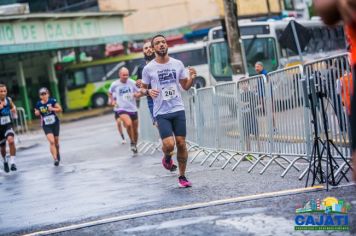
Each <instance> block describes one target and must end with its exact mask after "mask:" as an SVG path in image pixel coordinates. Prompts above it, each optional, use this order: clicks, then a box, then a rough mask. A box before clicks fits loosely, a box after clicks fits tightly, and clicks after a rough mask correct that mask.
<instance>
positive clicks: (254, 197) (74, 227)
mask: <svg viewBox="0 0 356 236" xmlns="http://www.w3.org/2000/svg"><path fill="white" fill-rule="evenodd" d="M323 189H324V187H323V186H314V187H307V188H297V189H289V190H282V191H276V192H269V193H260V194H253V195H247V196H241V197H236V198H227V199H221V200H215V201H209V202H201V203H193V204H188V205H184V206H178V207H170V208H163V209H157V210H150V211H144V212H139V213H133V214H128V215H123V216H115V217H110V218H106V219H101V220H94V221H89V222H86V223H80V224H73V225H68V226H64V227H59V228H54V229H50V230H43V231H37V232H33V233H30V234H26V235H25V236H38V235H49V234H55V233H61V232H66V231H71V230H77V229H81V228H86V227H91V226H96V225H101V224H108V223H113V222H118V221H123V220H129V219H135V218H139V217H147V216H153V215H159V214H165V213H172V212H177V211H184V210H192V209H198V208H204V207H212V206H217V205H223V204H229V203H237V202H245V201H251V200H257V199H262V198H270V197H279V196H286V195H292V194H298V193H305V192H314V191H320V190H323Z"/></svg>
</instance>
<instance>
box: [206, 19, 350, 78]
mask: <svg viewBox="0 0 356 236" xmlns="http://www.w3.org/2000/svg"><path fill="white" fill-rule="evenodd" d="M289 21H290V19H285V20H279V21H265V22H251V21H250V22H246V21H241V22H239V28H240V35H241V40H242V42H243V43H242V54H243V60H244V67H245V71H246V75H242V76H251V75H254V74H256V72H255V70H254V65H255V63H256V62H257V61H261V62H263V63H264V66H265V69H266V70H267V71H268V72H271V71H274V70H276V69H280V68H284V67H287V66H291V65H295V64H298V63H300V59H299V56H298V55H296V54H295V53H294V52H293V51H291V50H289V49H286V48H282V47H281V45H280V43H279V40H278V39H279V37H280V36H281V34H282V33H283V31H284V29H285V28H286V26H287V25H288V23H289ZM296 22H298V23H299V24H301V25H303V26H304V27H306V28H307V29H308V30H309V34H310V36H311V39H310V41H309V43H308V45H307V46H306V47H305V48H303V49H302V54H303V61H304V62H306V61H310V60H315V59H319V58H324V57H326V56H330V55H333V54H337V53H342V52H345V51H346V41H345V35H344V30H343V26H342V25H337V26H335V27H332V28H330V27H327V26H326V25H324V24H323V23H322V22H321V20H320V19H313V20H296ZM207 43H208V45H207V49H208V55H209V70H210V74H211V81H212V82H213V84H214V83H218V82H221V81H229V80H230V81H231V80H232V70H231V66H230V60H229V51H228V50H229V49H228V44H227V42H226V41H225V40H224V36H223V31H222V27H221V26H220V27H215V28H212V29H211V30H210V31H209V35H208V42H207ZM240 76H241V75H240Z"/></svg>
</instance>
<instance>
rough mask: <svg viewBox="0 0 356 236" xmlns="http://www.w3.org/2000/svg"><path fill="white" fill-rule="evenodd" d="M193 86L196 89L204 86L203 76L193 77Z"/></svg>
mask: <svg viewBox="0 0 356 236" xmlns="http://www.w3.org/2000/svg"><path fill="white" fill-rule="evenodd" d="M194 87H195V88H196V89H199V88H204V87H205V79H204V78H203V77H196V78H195V79H194Z"/></svg>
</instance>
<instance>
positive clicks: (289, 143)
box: [268, 66, 311, 157]
mask: <svg viewBox="0 0 356 236" xmlns="http://www.w3.org/2000/svg"><path fill="white" fill-rule="evenodd" d="M302 78H303V69H302V67H301V66H295V67H290V68H286V69H283V70H278V71H275V72H272V73H269V74H268V83H269V87H270V88H271V90H270V91H271V98H272V99H271V105H272V119H273V121H272V122H273V132H272V141H273V142H272V144H273V145H272V150H271V151H272V153H273V154H277V155H285V156H288V155H290V156H303V157H306V156H307V154H308V152H309V150H310V135H311V133H310V131H311V128H310V120H309V111H308V110H307V108H306V107H305V106H303V104H304V103H305V101H304V96H303V90H302V87H301V79H302Z"/></svg>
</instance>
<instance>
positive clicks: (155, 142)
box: [138, 97, 160, 153]
mask: <svg viewBox="0 0 356 236" xmlns="http://www.w3.org/2000/svg"><path fill="white" fill-rule="evenodd" d="M138 118H139V137H138V140H139V145H138V148H139V151H140V152H148V151H149V150H151V151H152V153H153V152H155V151H156V150H159V146H160V141H159V134H158V129H157V127H155V126H154V125H153V120H152V117H151V113H150V110H149V108H148V105H147V97H142V98H141V101H140V108H139V110H138Z"/></svg>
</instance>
